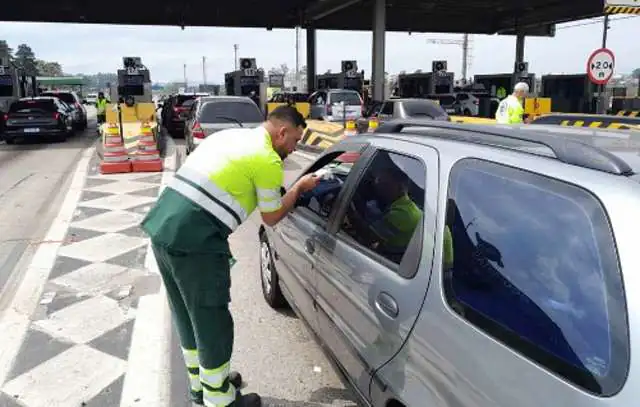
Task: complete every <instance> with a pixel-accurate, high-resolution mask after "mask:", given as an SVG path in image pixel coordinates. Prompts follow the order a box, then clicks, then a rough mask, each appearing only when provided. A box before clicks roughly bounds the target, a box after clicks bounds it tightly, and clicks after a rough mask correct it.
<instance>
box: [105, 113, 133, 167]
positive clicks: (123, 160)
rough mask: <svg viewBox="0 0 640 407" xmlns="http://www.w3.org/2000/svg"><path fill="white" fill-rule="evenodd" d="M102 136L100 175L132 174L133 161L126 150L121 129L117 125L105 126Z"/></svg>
mask: <svg viewBox="0 0 640 407" xmlns="http://www.w3.org/2000/svg"><path fill="white" fill-rule="evenodd" d="M103 129H104V134H103V136H102V150H103V154H102V160H101V161H100V173H102V174H118V173H125V172H131V161H129V155H128V154H127V151H126V150H125V147H124V143H123V142H122V137H121V136H120V129H119V126H118V125H117V124H113V123H111V124H105V127H103Z"/></svg>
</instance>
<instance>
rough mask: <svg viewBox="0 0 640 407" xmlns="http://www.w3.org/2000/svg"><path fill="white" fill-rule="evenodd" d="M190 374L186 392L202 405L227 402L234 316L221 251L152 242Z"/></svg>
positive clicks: (229, 401) (230, 387) (231, 391)
mask: <svg viewBox="0 0 640 407" xmlns="http://www.w3.org/2000/svg"><path fill="white" fill-rule="evenodd" d="M152 247H153V253H154V254H155V257H156V261H157V263H158V268H159V270H160V274H161V275H162V280H163V281H164V285H165V288H166V290H167V298H168V301H169V307H170V308H171V313H172V316H173V322H174V324H175V326H176V328H177V330H178V334H179V335H180V343H181V346H182V351H183V355H184V358H185V362H186V365H187V371H188V373H189V379H190V383H191V394H192V397H193V398H194V399H198V398H202V399H203V400H204V404H205V406H207V407H214V406H215V407H220V406H229V405H232V404H233V403H234V401H235V397H236V389H235V388H234V387H233V385H232V384H231V383H229V371H230V360H231V352H232V350H233V319H232V318H231V313H230V312H229V302H230V301H231V297H230V288H231V276H230V274H229V271H230V270H229V255H228V254H226V253H215V252H213V253H187V252H179V251H174V250H171V249H169V248H167V247H164V246H162V245H158V244H156V243H155V242H152Z"/></svg>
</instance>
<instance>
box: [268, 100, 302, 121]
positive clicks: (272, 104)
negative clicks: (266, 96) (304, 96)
mask: <svg viewBox="0 0 640 407" xmlns="http://www.w3.org/2000/svg"><path fill="white" fill-rule="evenodd" d="M278 106H286V103H275V102H270V103H267V114H269V113H271V111H273V109H275V108H276V107H278ZM293 107H295V108H296V110H297V111H299V112H300V114H301V115H302V116H303V117H304V118H305V119H306V118H307V117H309V114H310V113H311V105H310V104H309V103H305V102H296V103H294V104H293Z"/></svg>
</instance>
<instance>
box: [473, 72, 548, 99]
mask: <svg viewBox="0 0 640 407" xmlns="http://www.w3.org/2000/svg"><path fill="white" fill-rule="evenodd" d="M515 80H516V76H515V75H514V74H512V73H500V74H488V75H475V76H474V77H473V83H474V85H476V86H477V85H483V86H484V88H485V89H486V90H487V92H489V94H490V95H491V96H493V97H497V98H499V99H504V98H505V97H507V96H508V95H510V94H511V93H512V92H513V87H514V86H516V83H515ZM518 81H524V82H526V83H527V84H528V85H529V89H530V90H531V93H534V89H535V83H536V75H535V74H532V73H530V74H527V75H526V76H523V77H520V78H518Z"/></svg>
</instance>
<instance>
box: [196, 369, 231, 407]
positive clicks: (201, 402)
mask: <svg viewBox="0 0 640 407" xmlns="http://www.w3.org/2000/svg"><path fill="white" fill-rule="evenodd" d="M229 383H231V384H232V385H233V387H235V388H236V392H237V394H238V395H239V394H240V388H241V387H242V375H241V374H240V372H236V371H235V370H234V371H231V372H229ZM203 397H204V394H203V393H202V391H197V392H195V391H193V390H192V391H191V394H190V399H191V402H192V403H193V404H196V405H198V406H203V405H204V399H203Z"/></svg>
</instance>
